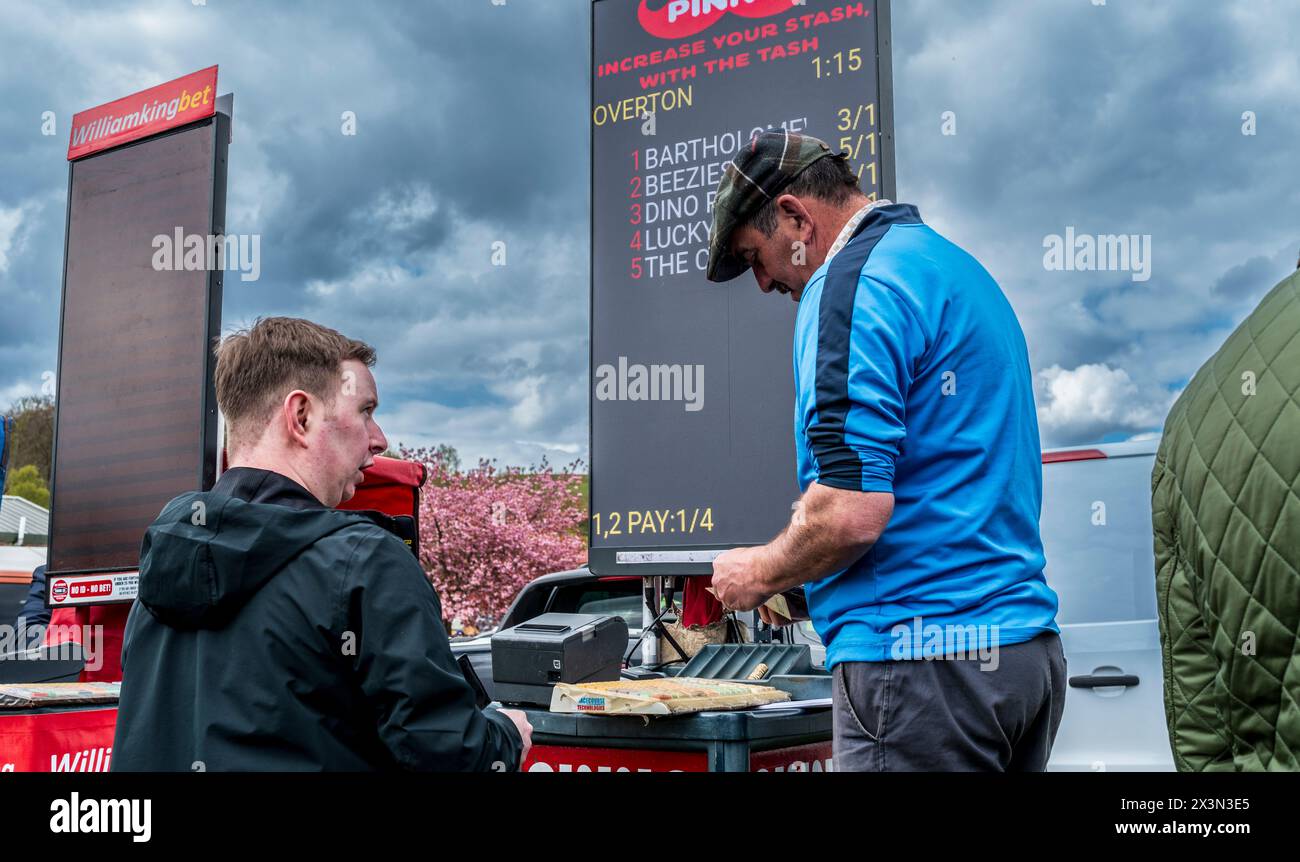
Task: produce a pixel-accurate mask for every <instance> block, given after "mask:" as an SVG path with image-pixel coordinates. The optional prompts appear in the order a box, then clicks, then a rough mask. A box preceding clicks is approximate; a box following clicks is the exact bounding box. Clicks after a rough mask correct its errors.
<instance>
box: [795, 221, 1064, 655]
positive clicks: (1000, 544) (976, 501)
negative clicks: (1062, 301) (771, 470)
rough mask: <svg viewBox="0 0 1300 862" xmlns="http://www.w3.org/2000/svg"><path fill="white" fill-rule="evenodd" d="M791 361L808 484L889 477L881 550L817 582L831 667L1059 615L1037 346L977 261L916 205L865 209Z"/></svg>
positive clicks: (831, 264) (823, 275)
mask: <svg viewBox="0 0 1300 862" xmlns="http://www.w3.org/2000/svg"><path fill="white" fill-rule="evenodd" d="M794 374H795V390H796V404H795V441H796V442H795V445H796V449H797V455H798V471H799V486H800V488H801V489H802V490H804V491H806V490H807V489H808V486H809V485H811V484H812V483H813V482H817V483H820V484H822V485H826V486H829V487H832V488H841V489H846V490H851V491H879V492H889V493H892V494H893V495H894V515H893V518H892V520H891V521H890V524H889V526H888V528H886V530H885V532H884V534H883V535H882V536H881V538H880V540H879V541H878V542H877V543H876V545H875V546H874V547H873V548H872V549H871V551H870V552H868V553H867V554H866V555H865V556H864V557H862V558H861V559H860V560H858V561H857V562H856V563H854V564H853V565H852V566H850V567H849V568H848V569H846V570H844V571H842V572H838V573H835V574H833V575H831V576H829V577H827V578H824V579H822V580H820V581H817V582H814V583H812V584H810V585H808V588H807V592H808V601H809V609H810V612H811V615H812V619H813V625H814V626H815V627H816V629H817V632H818V633H819V634H820V635H821V637H822V640H823V642H824V643H825V644H826V648H827V666H828V667H833V666H834V665H835V664H837V663H838V662H841V661H889V660H898V659H912V658H921V657H924V656H926V655H933V654H935V653H936V652H937V653H938V654H940V655H942V654H945V653H952V652H954V651H957V652H959V653H960V652H961V650H962V649H963V644H965V647H964V648H965V649H966V650H968V653H967V654H968V655H971V656H972V657H973V656H974V653H975V650H976V647H977V646H980V647H989V648H991V647H993V646H997V645H1010V644H1015V643H1021V642H1024V641H1027V640H1031V639H1032V638H1034V637H1036V636H1038V635H1039V634H1042V633H1044V632H1049V631H1059V629H1058V628H1057V625H1056V610H1057V598H1056V594H1055V592H1053V591H1052V589H1051V588H1050V587H1049V586H1048V585H1047V581H1046V578H1045V577H1044V575H1043V568H1044V566H1045V560H1044V556H1043V546H1042V540H1041V538H1040V536H1039V532H1038V519H1039V514H1040V509H1041V504H1042V455H1041V449H1040V446H1039V437H1038V420H1037V417H1036V415H1035V412H1034V396H1033V383H1032V377H1031V371H1030V367H1029V356H1028V349H1027V347H1026V345H1025V338H1024V334H1023V332H1022V331H1021V329H1020V324H1019V322H1018V321H1017V319H1016V316H1015V312H1014V311H1013V310H1012V308H1011V305H1010V303H1009V302H1008V301H1007V299H1006V297H1005V296H1004V295H1003V293H1002V290H1001V289H1000V288H999V287H998V285H997V282H995V281H994V280H993V278H992V276H990V275H989V274H988V272H987V271H985V269H984V267H982V266H981V265H980V264H979V262H978V261H976V260H975V259H974V258H973V257H971V256H970V255H969V254H967V253H966V252H965V251H963V250H962V249H960V248H958V247H957V246H956V245H954V244H952V243H951V242H949V241H948V240H946V239H944V238H943V237H942V236H940V235H939V234H938V233H936V232H935V231H934V230H932V229H931V228H930V227H928V226H927V225H925V224H924V223H923V222H922V221H921V217H920V214H919V213H918V212H917V210H916V208H915V207H912V206H906V205H898V204H895V205H889V206H880V207H877V208H875V209H873V210H871V211H870V212H869V213H868V214H867V216H866V218H865V219H863V221H862V223H861V224H860V225H859V226H858V228H857V232H856V233H855V234H854V237H853V239H852V240H851V241H850V242H849V243H848V245H846V246H845V247H844V249H843V250H842V251H840V252H839V254H838V255H836V256H835V257H833V258H832V259H831V260H829V261H828V262H827V263H826V264H823V266H822V267H821V268H820V269H819V270H818V271H817V272H816V273H814V275H813V277H812V280H811V281H810V282H809V283H808V286H807V288H806V289H805V290H804V293H803V296H802V297H801V300H800V303H799V312H798V317H797V320H796V329H795V339H794ZM970 627H974V628H970Z"/></svg>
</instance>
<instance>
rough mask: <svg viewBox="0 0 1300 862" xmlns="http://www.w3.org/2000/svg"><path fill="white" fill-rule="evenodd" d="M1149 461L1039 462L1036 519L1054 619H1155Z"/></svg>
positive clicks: (1152, 459)
mask: <svg viewBox="0 0 1300 862" xmlns="http://www.w3.org/2000/svg"><path fill="white" fill-rule="evenodd" d="M1154 466H1155V456H1154V455H1145V456H1139V457H1128V458H1109V459H1105V460H1097V461H1072V462H1065V463H1059V464H1044V465H1043V514H1042V519H1041V522H1040V523H1041V528H1042V535H1043V547H1044V550H1045V551H1046V553H1047V583H1048V585H1050V586H1051V587H1052V589H1054V590H1056V593H1057V595H1058V596H1060V599H1061V609H1060V612H1059V613H1058V614H1057V622H1058V623H1059V624H1061V625H1070V624H1074V623H1107V622H1120V621H1125V620H1148V619H1154V618H1155V616H1156V569H1155V551H1154V541H1153V538H1152V534H1151V470H1152V468H1153V467H1154Z"/></svg>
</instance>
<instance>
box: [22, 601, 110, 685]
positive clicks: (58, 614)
mask: <svg viewBox="0 0 1300 862" xmlns="http://www.w3.org/2000/svg"><path fill="white" fill-rule="evenodd" d="M130 612H131V606H130V605H95V606H92V607H83V608H56V609H55V610H54V612H53V613H51V614H50V625H49V627H48V628H46V630H45V640H44V642H43V645H44V646H46V647H55V646H58V645H59V644H61V643H76V644H81V645H82V648H83V649H89V650H91V651H90V652H87V653H86V669H84V670H82V672H81V676H79V677H78V679H79V680H80V681H81V682H121V681H122V635H123V633H124V632H125V630H126V617H127V614H129V613H130ZM85 626H102V627H103V629H102V631H103V635H102V638H103V639H102V642H101V641H100V640H99V639H98V638H96V639H92V642H91V644H90V645H89V646H87V645H86V644H85V643H83V638H82V636H81V633H82V631H83V630H84V627H85ZM97 647H98V648H101V649H102V650H103V656H102V661H101V656H99V655H97V654H96V653H95V652H94V651H93V650H94V649H95V648H97ZM92 665H98V666H97V667H95V669H93V670H92V669H91V666H92Z"/></svg>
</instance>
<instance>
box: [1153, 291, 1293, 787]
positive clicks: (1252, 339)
mask: <svg viewBox="0 0 1300 862" xmlns="http://www.w3.org/2000/svg"><path fill="white" fill-rule="evenodd" d="M1151 511H1152V520H1153V523H1154V527H1155V551H1156V602H1157V607H1158V610H1159V614H1160V643H1161V650H1162V652H1163V657H1164V674H1165V683H1164V685H1165V690H1164V696H1165V719H1166V721H1167V722H1168V724H1169V740H1170V744H1171V745H1172V746H1173V752H1174V762H1175V763H1176V764H1177V766H1178V768H1179V769H1180V770H1194V771H1225V772H1231V771H1262V770H1296V769H1300V273H1298V274H1296V275H1293V276H1292V277H1291V278H1289V279H1287V280H1286V281H1284V282H1282V283H1281V284H1280V285H1278V286H1277V287H1276V288H1274V289H1273V291H1272V292H1271V293H1269V295H1268V296H1266V297H1265V298H1264V300H1263V301H1262V302H1261V303H1260V304H1259V307H1258V308H1256V309H1255V311H1254V312H1253V313H1252V314H1251V315H1250V317H1248V318H1247V319H1246V321H1245V323H1243V324H1242V325H1241V327H1240V328H1239V329H1238V330H1237V331H1236V332H1234V333H1233V334H1232V336H1231V337H1229V338H1228V341H1227V343H1225V344H1224V345H1223V347H1222V348H1220V349H1219V352H1218V353H1216V354H1215V355H1214V357H1213V358H1212V359H1210V361H1209V362H1207V363H1206V364H1205V366H1204V367H1202V368H1201V370H1200V371H1198V372H1197V374H1196V376H1195V377H1194V378H1193V379H1192V381H1191V383H1190V384H1188V386H1187V390H1186V391H1185V392H1184V393H1183V395H1182V397H1180V398H1179V399H1178V402H1177V403H1176V404H1175V405H1174V408H1173V410H1172V412H1171V413H1170V414H1169V419H1168V421H1167V422H1166V423H1165V432H1164V439H1163V440H1162V441H1161V443H1160V452H1159V454H1158V455H1157V456H1156V466H1155V472H1154V474H1153V475H1152V507H1151Z"/></svg>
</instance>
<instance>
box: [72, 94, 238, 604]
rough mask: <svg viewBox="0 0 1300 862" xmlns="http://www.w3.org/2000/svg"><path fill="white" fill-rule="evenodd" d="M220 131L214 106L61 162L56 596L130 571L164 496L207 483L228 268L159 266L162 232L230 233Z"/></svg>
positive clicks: (224, 126)
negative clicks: (97, 577) (64, 195)
mask: <svg viewBox="0 0 1300 862" xmlns="http://www.w3.org/2000/svg"><path fill="white" fill-rule="evenodd" d="M229 141H230V118H229V117H228V116H227V115H226V114H223V113H218V114H216V115H215V116H213V117H211V118H210V119H207V120H203V121H200V122H197V123H194V124H192V125H189V126H185V127H182V128H179V129H176V130H174V131H171V132H167V133H164V134H161V135H157V136H155V137H152V138H147V139H145V140H142V141H138V142H135V143H131V144H126V145H124V146H121V147H118V148H116V149H112V150H108V151H105V152H102V153H98V154H95V155H92V156H89V157H86V158H83V159H81V160H79V161H75V162H72V163H71V165H70V166H69V179H68V215H67V233H66V237H67V239H66V247H65V250H64V276H63V278H64V282H63V306H62V313H61V319H60V332H59V369H58V390H57V398H56V406H55V445H54V453H55V454H54V463H53V467H52V471H51V472H52V477H51V492H52V502H51V512H50V559H49V570H48V573H47V583H48V584H59V585H60V586H59V590H60V593H59V594H58V596H57V598H58V599H59V600H65V599H67V598H69V597H68V594H67V592H66V590H67V586H66V584H67V582H64V581H56V577H57V576H60V575H65V576H66V575H78V574H90V573H113V572H129V571H132V570H134V569H136V568H138V566H139V564H140V543H141V540H142V539H143V538H144V532H145V528H146V527H147V526H148V525H149V524H150V522H152V521H153V520H154V519H155V518H156V517H157V516H158V513H159V512H160V511H161V510H162V507H163V506H164V505H165V504H166V503H167V502H168V501H169V500H171V499H172V498H173V497H176V496H178V495H179V494H182V493H185V492H187V491H194V490H198V489H203V490H206V489H209V488H211V486H212V484H213V483H214V481H215V470H216V451H217V403H216V397H215V393H214V391H213V382H212V374H213V363H214V361H215V360H214V358H213V352H212V345H213V340H214V339H215V338H216V337H217V335H218V333H219V329H220V323H221V292H222V272H221V270H220V269H208V268H207V266H206V263H207V261H206V260H205V266H204V267H203V268H199V269H190V268H185V264H184V261H183V259H182V257H181V255H180V254H177V255H175V256H174V260H173V263H172V265H171V268H164V269H160V268H158V266H159V261H161V260H162V259H161V258H159V257H158V256H157V253H158V251H159V246H158V244H157V237H160V236H163V237H168V238H173V239H174V238H175V237H176V234H177V232H178V231H179V232H180V233H181V235H182V237H185V238H188V237H191V236H195V235H197V236H199V237H204V238H206V237H212V236H221V235H224V233H225V209H226V162H227V149H228V145H229ZM107 583H108V582H105V584H106V585H107ZM106 588H107V587H106ZM116 594H117V592H116V591H115V592H114V595H115V596H116ZM47 598H48V596H47ZM127 600H129V598H128V599H127ZM69 603H72V602H69Z"/></svg>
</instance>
